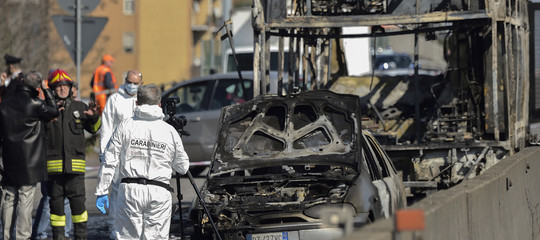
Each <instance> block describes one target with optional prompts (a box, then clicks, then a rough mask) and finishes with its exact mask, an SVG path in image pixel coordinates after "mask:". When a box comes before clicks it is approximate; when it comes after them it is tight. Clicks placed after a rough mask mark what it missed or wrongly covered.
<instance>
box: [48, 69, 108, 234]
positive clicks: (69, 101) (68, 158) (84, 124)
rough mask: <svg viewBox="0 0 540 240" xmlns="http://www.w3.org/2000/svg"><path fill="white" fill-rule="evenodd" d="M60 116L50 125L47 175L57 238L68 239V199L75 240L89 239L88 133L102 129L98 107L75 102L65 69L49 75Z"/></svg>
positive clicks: (71, 83) (52, 217)
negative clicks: (87, 196) (87, 208)
mask: <svg viewBox="0 0 540 240" xmlns="http://www.w3.org/2000/svg"><path fill="white" fill-rule="evenodd" d="M48 81H49V87H50V88H51V89H53V91H54V93H55V98H56V104H57V107H58V111H60V115H59V116H58V118H55V119H53V120H52V121H50V122H49V123H47V124H46V130H47V131H46V132H47V141H46V144H47V172H48V173H49V181H48V184H47V189H48V190H49V196H50V197H51V200H50V208H51V225H52V230H53V231H52V232H53V239H64V227H65V224H66V216H65V213H64V198H67V199H68V200H69V204H70V207H71V219H72V221H73V226H74V231H73V233H74V235H75V239H86V236H87V230H86V229H87V226H86V222H87V220H88V213H87V211H86V206H85V200H86V196H85V194H86V192H85V187H84V174H85V171H86V170H85V167H86V160H85V148H86V138H85V137H84V130H86V131H88V132H90V133H92V134H95V133H96V132H97V131H98V130H99V127H100V126H101V121H100V117H99V115H98V112H97V107H96V105H95V104H94V103H93V102H91V103H90V106H87V105H86V104H85V103H83V102H81V101H77V100H74V99H73V98H72V97H71V95H72V90H71V89H72V85H73V81H72V80H71V77H70V76H69V75H68V74H67V73H66V72H64V71H63V70H61V69H57V70H55V71H53V72H52V73H50V74H49V78H48Z"/></svg>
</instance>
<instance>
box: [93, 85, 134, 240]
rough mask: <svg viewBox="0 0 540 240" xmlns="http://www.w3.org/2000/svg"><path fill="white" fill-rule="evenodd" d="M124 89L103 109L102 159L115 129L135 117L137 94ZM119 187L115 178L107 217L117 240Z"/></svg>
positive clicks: (110, 99) (109, 100)
mask: <svg viewBox="0 0 540 240" xmlns="http://www.w3.org/2000/svg"><path fill="white" fill-rule="evenodd" d="M124 89H125V84H122V86H120V87H119V88H118V92H116V93H113V94H112V95H111V96H109V98H108V99H107V103H106V104H105V108H104V109H103V113H102V115H101V128H100V133H99V136H100V138H99V145H100V148H99V154H100V157H103V153H104V152H105V148H106V147H107V143H108V142H109V140H110V139H111V135H112V133H113V131H114V129H116V127H117V126H118V125H120V123H121V122H122V121H123V120H124V119H126V118H130V117H133V110H134V109H135V106H136V101H137V94H135V95H133V96H131V95H129V94H127V93H126V91H125V90H124ZM116 175H118V172H116V174H115V177H116ZM118 185H119V181H117V180H116V178H114V179H113V181H112V187H111V192H110V194H109V199H110V200H111V204H110V207H109V216H108V217H107V222H108V224H109V229H110V231H111V233H110V237H111V239H113V238H115V236H114V221H115V220H114V216H115V213H114V212H115V211H116V206H114V204H112V203H114V202H115V201H116V195H117V194H118Z"/></svg>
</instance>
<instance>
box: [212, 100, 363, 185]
mask: <svg viewBox="0 0 540 240" xmlns="http://www.w3.org/2000/svg"><path fill="white" fill-rule="evenodd" d="M220 122H221V124H222V125H221V126H220V128H219V129H218V135H217V139H216V145H215V149H214V154H213V161H212V165H211V170H210V176H215V175H220V174H223V173H227V172H234V171H238V170H244V169H252V168H255V167H257V168H259V167H270V166H281V165H305V164H328V165H344V166H349V167H351V168H354V169H356V168H357V167H358V162H359V161H360V159H361V156H360V153H361V151H359V150H358V148H359V139H360V137H359V136H360V134H361V126H360V123H361V121H360V100H359V98H358V97H357V96H355V95H346V94H336V93H333V92H331V91H327V90H317V91H308V92H303V93H299V94H294V95H289V96H283V97H282V96H264V97H263V96H259V97H256V98H254V99H253V100H251V101H248V102H246V103H243V104H237V105H231V106H227V107H224V108H223V109H222V112H221V118H220ZM356 170H358V169H356Z"/></svg>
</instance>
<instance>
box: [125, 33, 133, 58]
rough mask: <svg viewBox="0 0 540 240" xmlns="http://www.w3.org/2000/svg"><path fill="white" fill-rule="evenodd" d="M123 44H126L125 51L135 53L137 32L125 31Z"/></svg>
mask: <svg viewBox="0 0 540 240" xmlns="http://www.w3.org/2000/svg"><path fill="white" fill-rule="evenodd" d="M122 42H123V44H122V45H123V46H124V52H125V53H133V51H134V50H135V34H133V33H132V32H125V33H124V36H123V38H122Z"/></svg>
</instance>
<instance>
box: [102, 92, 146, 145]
mask: <svg viewBox="0 0 540 240" xmlns="http://www.w3.org/2000/svg"><path fill="white" fill-rule="evenodd" d="M136 101H137V94H135V95H133V96H131V95H129V94H127V93H126V90H124V84H122V86H120V87H119V88H118V92H116V93H114V94H112V95H111V96H109V98H108V99H107V103H106V104H105V108H104V109H103V114H102V115H101V129H100V133H99V135H100V137H99V145H100V148H99V154H100V155H103V153H104V152H105V148H106V147H107V143H108V142H109V139H110V138H111V135H112V133H113V131H114V129H115V128H116V126H118V125H120V123H121V122H122V121H123V120H124V119H126V118H130V117H133V110H134V109H135V105H136V104H135V102H136Z"/></svg>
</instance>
